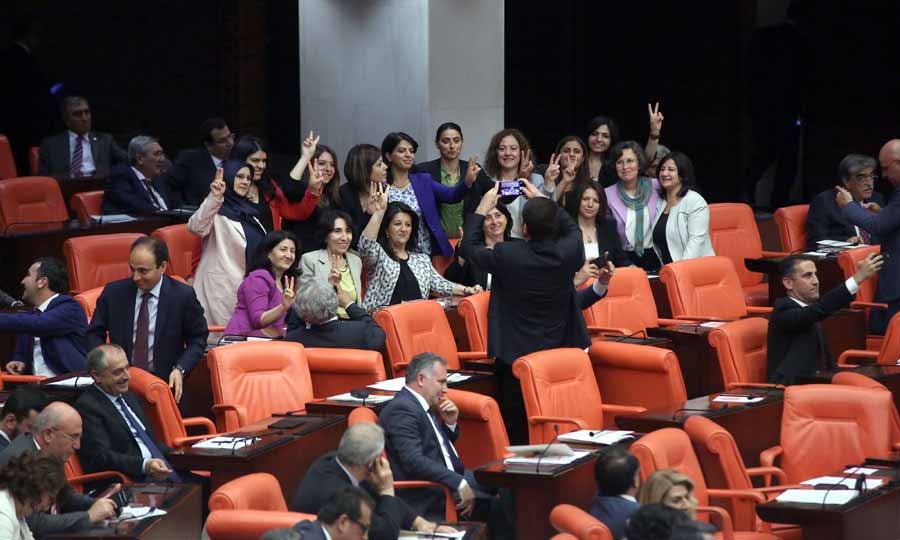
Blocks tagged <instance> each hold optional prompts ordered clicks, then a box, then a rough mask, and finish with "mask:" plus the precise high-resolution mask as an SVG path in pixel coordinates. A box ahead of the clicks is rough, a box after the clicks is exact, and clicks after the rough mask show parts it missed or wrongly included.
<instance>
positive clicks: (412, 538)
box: [397, 530, 466, 540]
mask: <svg viewBox="0 0 900 540" xmlns="http://www.w3.org/2000/svg"><path fill="white" fill-rule="evenodd" d="M465 535H466V531H464V530H463V531H457V532H455V533H445V532H431V531H400V536H399V537H397V540H417V539H419V538H462V537H464V536H465Z"/></svg>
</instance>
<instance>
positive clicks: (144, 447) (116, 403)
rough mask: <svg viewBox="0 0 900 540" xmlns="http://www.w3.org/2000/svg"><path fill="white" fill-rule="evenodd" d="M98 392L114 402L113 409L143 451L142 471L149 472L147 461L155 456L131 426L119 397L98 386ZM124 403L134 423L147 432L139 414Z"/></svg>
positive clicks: (123, 400)
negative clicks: (120, 404)
mask: <svg viewBox="0 0 900 540" xmlns="http://www.w3.org/2000/svg"><path fill="white" fill-rule="evenodd" d="M94 386H97V385H94ZM97 390H100V392H101V393H102V394H103V395H104V396H106V398H107V399H109V401H111V402H112V405H113V407H115V408H116V412H117V413H119V416H121V417H122V420H124V421H125V425H126V426H128V430H129V431H131V436H132V437H134V442H136V443H137V445H138V448H140V449H141V456H142V457H143V458H144V462H143V463H142V464H141V470H147V460H149V459H150V458H152V457H153V454H152V453H151V452H150V449H149V448H147V445H146V444H144V441H143V439H141V437H140V436H139V435H138V433H137V431H135V429H134V428H133V427H132V426H131V422H130V421H129V420H128V417H127V416H125V413H124V412H122V408H121V407H120V406H119V401H118V399H119V396H114V395H112V394H107V393H106V391H105V390H103V389H102V388H100V387H99V386H97ZM122 402H123V403H125V407H126V408H127V409H128V412H130V413H131V416H133V417H134V421H135V422H137V424H138V425H139V426H141V428H142V429H143V430H144V431H147V426H145V425H144V423H143V422H141V418H140V417H139V416H138V415H137V414H135V412H134V410H133V409H132V408H131V407H129V406H128V402H127V401H125V399H124V398H122Z"/></svg>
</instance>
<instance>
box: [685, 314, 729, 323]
mask: <svg viewBox="0 0 900 540" xmlns="http://www.w3.org/2000/svg"><path fill="white" fill-rule="evenodd" d="M675 320H676V321H678V323H677V324H690V323H692V322H693V323H697V324H699V323H703V322H709V321H722V320H723V319H722V317H706V316H704V315H678V316H677V317H675Z"/></svg>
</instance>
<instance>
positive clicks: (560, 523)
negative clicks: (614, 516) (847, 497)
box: [550, 504, 613, 540]
mask: <svg viewBox="0 0 900 540" xmlns="http://www.w3.org/2000/svg"><path fill="white" fill-rule="evenodd" d="M550 524H551V525H553V528H554V529H556V530H557V531H560V532H561V533H569V534H571V535H572V536H574V537H575V538H577V539H578V540H612V539H613V536H612V532H611V531H610V530H609V529H608V528H607V527H606V525H604V524H603V522H602V521H600V520H599V519H597V518H595V517H594V516H592V515H590V514H588V513H587V512H585V511H584V510H582V509H581V508H578V507H577V506H572V505H571V504H559V505H556V506H555V507H554V508H553V510H552V511H551V512H550ZM559 536H560V535H556V536H554V537H553V538H557V537H559Z"/></svg>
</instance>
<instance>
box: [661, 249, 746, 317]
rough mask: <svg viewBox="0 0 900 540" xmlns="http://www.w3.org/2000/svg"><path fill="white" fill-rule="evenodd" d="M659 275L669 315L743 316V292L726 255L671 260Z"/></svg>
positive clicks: (744, 309)
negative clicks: (669, 309)
mask: <svg viewBox="0 0 900 540" xmlns="http://www.w3.org/2000/svg"><path fill="white" fill-rule="evenodd" d="M659 278H660V279H661V280H662V282H663V283H664V284H665V285H666V295H667V296H668V298H669V305H671V307H672V316H674V317H681V316H695V317H708V318H715V319H723V320H734V319H740V318H741V317H744V316H746V315H747V304H746V302H745V300H744V291H743V289H742V288H741V284H740V282H739V281H738V277H737V273H736V272H735V271H734V264H733V263H732V262H731V259H729V258H727V257H719V256H716V257H701V258H699V259H684V260H681V261H675V262H671V263H669V264H667V265H665V266H663V267H662V270H661V271H660V273H659Z"/></svg>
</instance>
